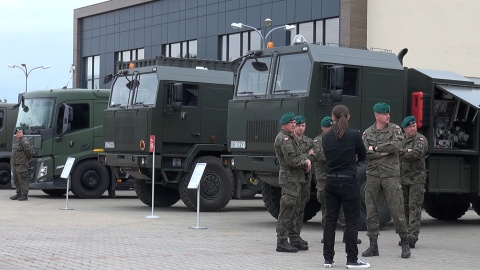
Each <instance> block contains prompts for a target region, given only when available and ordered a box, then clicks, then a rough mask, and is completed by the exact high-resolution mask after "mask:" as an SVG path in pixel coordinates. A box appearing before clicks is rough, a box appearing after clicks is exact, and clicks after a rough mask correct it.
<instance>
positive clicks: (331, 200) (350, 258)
mask: <svg viewBox="0 0 480 270" xmlns="http://www.w3.org/2000/svg"><path fill="white" fill-rule="evenodd" d="M325 202H326V208H327V215H326V219H327V221H326V224H325V228H324V230H323V240H324V243H323V257H324V258H325V260H333V257H334V256H335V230H336V228H337V220H338V215H339V213H340V206H341V205H343V212H344V214H345V252H346V253H347V262H356V261H357V260H358V247H357V238H358V226H357V223H358V218H359V216H360V188H359V186H358V183H357V180H356V179H355V177H354V176H352V177H329V176H327V182H326V185H325Z"/></svg>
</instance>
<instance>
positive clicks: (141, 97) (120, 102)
mask: <svg viewBox="0 0 480 270" xmlns="http://www.w3.org/2000/svg"><path fill="white" fill-rule="evenodd" d="M133 79H134V76H132V75H127V76H118V77H117V79H116V80H115V82H114V84H113V87H112V92H111V96H110V105H109V107H110V108H112V107H122V108H123V107H128V106H129V105H141V106H148V105H154V104H155V100H156V98H157V85H158V80H157V75H156V74H155V73H146V74H139V75H138V76H137V82H136V83H133Z"/></svg>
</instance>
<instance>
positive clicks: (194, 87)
mask: <svg viewBox="0 0 480 270" xmlns="http://www.w3.org/2000/svg"><path fill="white" fill-rule="evenodd" d="M171 87H172V84H171V83H168V84H167V85H166V86H165V88H166V89H168V90H167V91H165V99H164V100H165V102H166V104H165V108H167V109H166V110H165V114H164V116H165V119H164V121H165V122H164V127H163V142H177V143H199V142H200V135H201V134H200V128H201V123H200V119H201V110H200V106H201V104H200V96H199V95H200V85H198V84H186V83H182V84H178V83H177V84H176V87H177V90H178V91H180V92H181V97H179V96H178V94H180V92H179V93H177V96H176V98H177V100H176V102H177V104H176V105H175V104H174V105H172V99H173V98H174V97H173V96H172V92H173V91H171ZM180 87H181V89H180ZM173 102H175V101H173ZM180 103H181V105H180ZM178 105H180V106H178Z"/></svg>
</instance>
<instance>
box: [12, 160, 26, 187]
mask: <svg viewBox="0 0 480 270" xmlns="http://www.w3.org/2000/svg"><path fill="white" fill-rule="evenodd" d="M11 169H12V176H13V182H14V183H15V187H16V189H17V194H28V181H27V167H26V166H18V165H12V166H11Z"/></svg>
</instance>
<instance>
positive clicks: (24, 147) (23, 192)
mask: <svg viewBox="0 0 480 270" xmlns="http://www.w3.org/2000/svg"><path fill="white" fill-rule="evenodd" d="M15 137H16V139H15V142H14V143H13V146H12V157H11V160H10V165H11V168H12V176H13V181H14V183H15V187H16V189H17V194H15V195H14V196H12V197H10V199H11V200H19V201H26V200H28V181H27V172H28V164H29V163H30V159H32V150H31V148H30V144H29V143H28V141H27V140H25V139H24V138H23V130H22V129H21V128H16V129H15Z"/></svg>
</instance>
